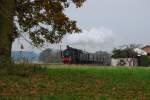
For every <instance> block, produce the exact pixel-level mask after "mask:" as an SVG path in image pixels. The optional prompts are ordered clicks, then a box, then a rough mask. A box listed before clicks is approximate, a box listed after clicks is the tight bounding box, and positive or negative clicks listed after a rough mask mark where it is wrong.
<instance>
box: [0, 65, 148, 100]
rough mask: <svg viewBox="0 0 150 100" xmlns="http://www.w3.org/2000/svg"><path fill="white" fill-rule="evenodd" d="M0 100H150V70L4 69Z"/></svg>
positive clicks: (90, 67) (88, 67)
mask: <svg viewBox="0 0 150 100" xmlns="http://www.w3.org/2000/svg"><path fill="white" fill-rule="evenodd" d="M10 69H11V70H10ZM0 100H150V68H144V67H134V68H133V67H132V68H131V67H128V68H127V67H126V68H125V67H100V66H93V65H82V66H81V65H43V67H42V68H41V67H36V66H35V67H25V66H20V65H18V66H17V67H6V68H3V67H1V68H0Z"/></svg>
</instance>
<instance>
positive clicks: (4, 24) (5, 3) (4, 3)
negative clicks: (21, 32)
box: [0, 0, 15, 63]
mask: <svg viewBox="0 0 150 100" xmlns="http://www.w3.org/2000/svg"><path fill="white" fill-rule="evenodd" d="M14 11H15V0H0V63H6V62H10V60H11V47H12V32H13V16H14Z"/></svg>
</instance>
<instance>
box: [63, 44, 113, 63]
mask: <svg viewBox="0 0 150 100" xmlns="http://www.w3.org/2000/svg"><path fill="white" fill-rule="evenodd" d="M62 61H63V63H65V64H99V65H110V63H111V57H110V56H109V55H108V54H107V55H106V54H105V55H103V54H101V53H88V52H86V51H82V50H80V49H76V48H72V47H70V46H67V49H65V50H64V51H63V52H62Z"/></svg>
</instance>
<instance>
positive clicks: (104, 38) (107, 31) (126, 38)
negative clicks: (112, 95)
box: [12, 0, 150, 53]
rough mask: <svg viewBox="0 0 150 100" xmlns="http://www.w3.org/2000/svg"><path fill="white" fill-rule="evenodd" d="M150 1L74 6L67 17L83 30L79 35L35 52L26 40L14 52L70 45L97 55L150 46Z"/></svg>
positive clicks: (97, 0) (108, 0)
mask: <svg viewBox="0 0 150 100" xmlns="http://www.w3.org/2000/svg"><path fill="white" fill-rule="evenodd" d="M149 4H150V1H149V0H87V1H86V2H85V3H84V5H83V7H81V8H79V9H77V8H76V7H75V6H73V5H72V6H71V9H66V11H65V13H66V14H67V15H68V16H69V17H71V18H72V19H74V20H76V21H77V25H78V26H79V27H80V28H81V29H82V33H80V34H71V35H66V36H64V38H63V39H62V41H61V43H60V44H53V45H52V44H46V45H45V46H44V47H43V48H38V49H37V48H34V47H32V46H31V45H30V44H28V43H27V42H26V41H25V40H24V39H23V38H20V39H17V40H16V41H15V42H14V43H13V48H12V50H13V51H17V50H21V49H20V45H21V44H23V45H24V49H23V50H24V51H35V52H36V53H39V52H40V51H41V50H43V49H45V48H52V49H60V45H61V48H62V49H64V48H65V47H66V45H70V46H72V47H75V48H79V49H82V50H86V51H90V52H95V51H99V50H103V51H104V50H106V51H111V50H112V49H113V48H114V47H117V46H120V45H123V44H131V43H135V44H145V45H146V44H150V40H149V37H150V28H149V26H150V20H149V18H150V13H149V9H150V6H149Z"/></svg>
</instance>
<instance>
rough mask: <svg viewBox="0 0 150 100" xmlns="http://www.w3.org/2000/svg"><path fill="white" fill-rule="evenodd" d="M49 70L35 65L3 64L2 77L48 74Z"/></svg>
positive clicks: (0, 68)
mask: <svg viewBox="0 0 150 100" xmlns="http://www.w3.org/2000/svg"><path fill="white" fill-rule="evenodd" d="M46 71H47V68H45V67H42V66H40V65H34V64H3V65H2V64H1V65H0V74H1V75H17V76H29V75H31V74H33V73H43V72H46Z"/></svg>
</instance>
